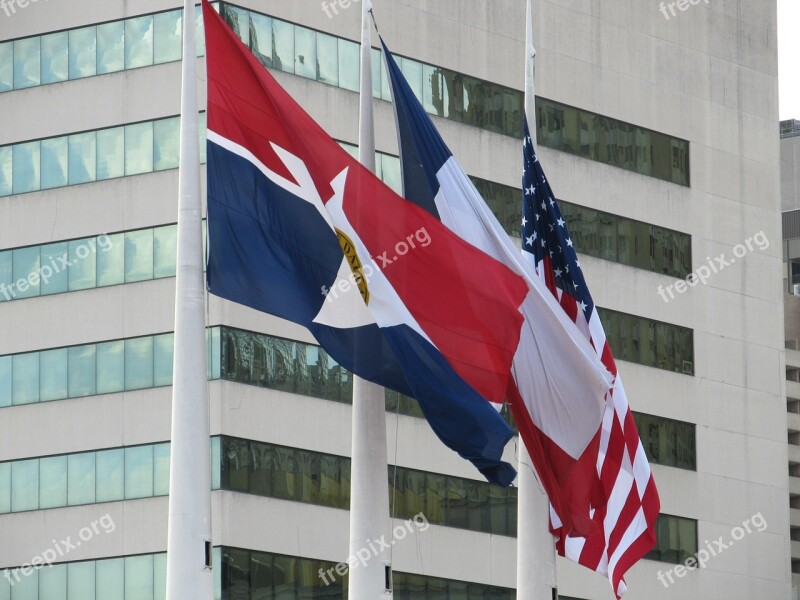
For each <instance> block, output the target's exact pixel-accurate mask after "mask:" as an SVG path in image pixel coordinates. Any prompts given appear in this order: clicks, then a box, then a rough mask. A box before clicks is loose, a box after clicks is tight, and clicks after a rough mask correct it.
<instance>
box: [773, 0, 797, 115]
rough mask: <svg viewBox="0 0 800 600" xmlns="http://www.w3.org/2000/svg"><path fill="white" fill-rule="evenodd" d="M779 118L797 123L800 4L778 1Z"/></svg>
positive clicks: (783, 0) (787, 0) (786, 0)
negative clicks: (795, 120)
mask: <svg viewBox="0 0 800 600" xmlns="http://www.w3.org/2000/svg"><path fill="white" fill-rule="evenodd" d="M778 59H779V60H778V77H779V79H780V118H781V120H782V121H783V120H786V119H800V0H778Z"/></svg>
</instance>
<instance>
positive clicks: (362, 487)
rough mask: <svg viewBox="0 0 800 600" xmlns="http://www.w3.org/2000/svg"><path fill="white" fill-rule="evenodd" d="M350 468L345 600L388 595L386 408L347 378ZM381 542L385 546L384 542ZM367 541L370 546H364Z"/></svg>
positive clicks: (367, 148)
mask: <svg viewBox="0 0 800 600" xmlns="http://www.w3.org/2000/svg"><path fill="white" fill-rule="evenodd" d="M371 10H372V3H371V2H370V0H363V1H362V3H361V86H360V101H359V132H358V143H359V147H358V159H359V161H360V162H361V164H363V165H364V166H365V167H366V168H368V169H369V170H370V171H372V172H373V173H374V172H375V131H374V122H373V114H372V56H371V50H372V36H371V31H370V19H369V16H370V15H369V13H370V11H371ZM351 457H352V462H351V467H350V554H349V556H350V557H351V559H353V558H357V557H362V556H364V557H366V558H365V560H360V561H359V562H358V564H357V565H355V566H353V564H352V563H351V568H350V589H349V598H350V600H375V599H376V598H378V597H380V596H383V595H386V596H389V595H391V565H390V564H389V562H388V561H389V558H390V555H389V554H387V553H386V551H384V550H380V551H378V552H375V549H377V548H382V546H381V545H380V544H377V543H376V541H377V540H379V539H380V538H381V537H382V536H387V535H388V534H389V531H390V528H391V525H390V520H389V519H390V517H389V480H388V472H389V471H388V467H387V462H386V460H387V459H386V457H387V453H386V405H385V394H384V390H383V388H382V387H381V386H378V385H375V384H374V383H371V382H369V381H365V380H363V379H361V378H359V377H355V378H354V379H353V441H352V454H351ZM385 539H387V543H388V538H385ZM370 542H372V544H370Z"/></svg>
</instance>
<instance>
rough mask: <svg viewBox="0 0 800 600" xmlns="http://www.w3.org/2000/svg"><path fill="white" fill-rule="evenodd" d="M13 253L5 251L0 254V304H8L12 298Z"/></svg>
mask: <svg viewBox="0 0 800 600" xmlns="http://www.w3.org/2000/svg"><path fill="white" fill-rule="evenodd" d="M13 257H14V252H13V251H12V250H6V251H5V252H0V302H8V301H9V300H11V299H12V298H13V297H14V294H16V292H14V289H13V287H12V286H13V281H14V280H13V277H14V261H13Z"/></svg>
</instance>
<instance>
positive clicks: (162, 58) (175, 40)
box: [153, 10, 183, 64]
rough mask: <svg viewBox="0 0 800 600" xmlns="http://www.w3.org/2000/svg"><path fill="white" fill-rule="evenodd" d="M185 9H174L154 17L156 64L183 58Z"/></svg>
mask: <svg viewBox="0 0 800 600" xmlns="http://www.w3.org/2000/svg"><path fill="white" fill-rule="evenodd" d="M182 22H183V11H182V10H172V11H170V12H166V13H158V14H156V15H155V16H154V17H153V58H154V62H155V63H156V64H159V63H165V62H171V61H175V60H180V59H181V39H182V35H183V33H182V27H183V25H182Z"/></svg>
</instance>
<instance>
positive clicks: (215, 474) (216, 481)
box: [0, 437, 222, 568]
mask: <svg viewBox="0 0 800 600" xmlns="http://www.w3.org/2000/svg"><path fill="white" fill-rule="evenodd" d="M221 460H222V458H221V456H220V438H219V437H213V438H211V489H212V490H218V489H220V483H221V482H220V466H221V465H222V463H221ZM2 489H3V471H2V463H0V494H2ZM2 512H3V510H2V498H0V513H2ZM214 567H215V568H216V565H214Z"/></svg>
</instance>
